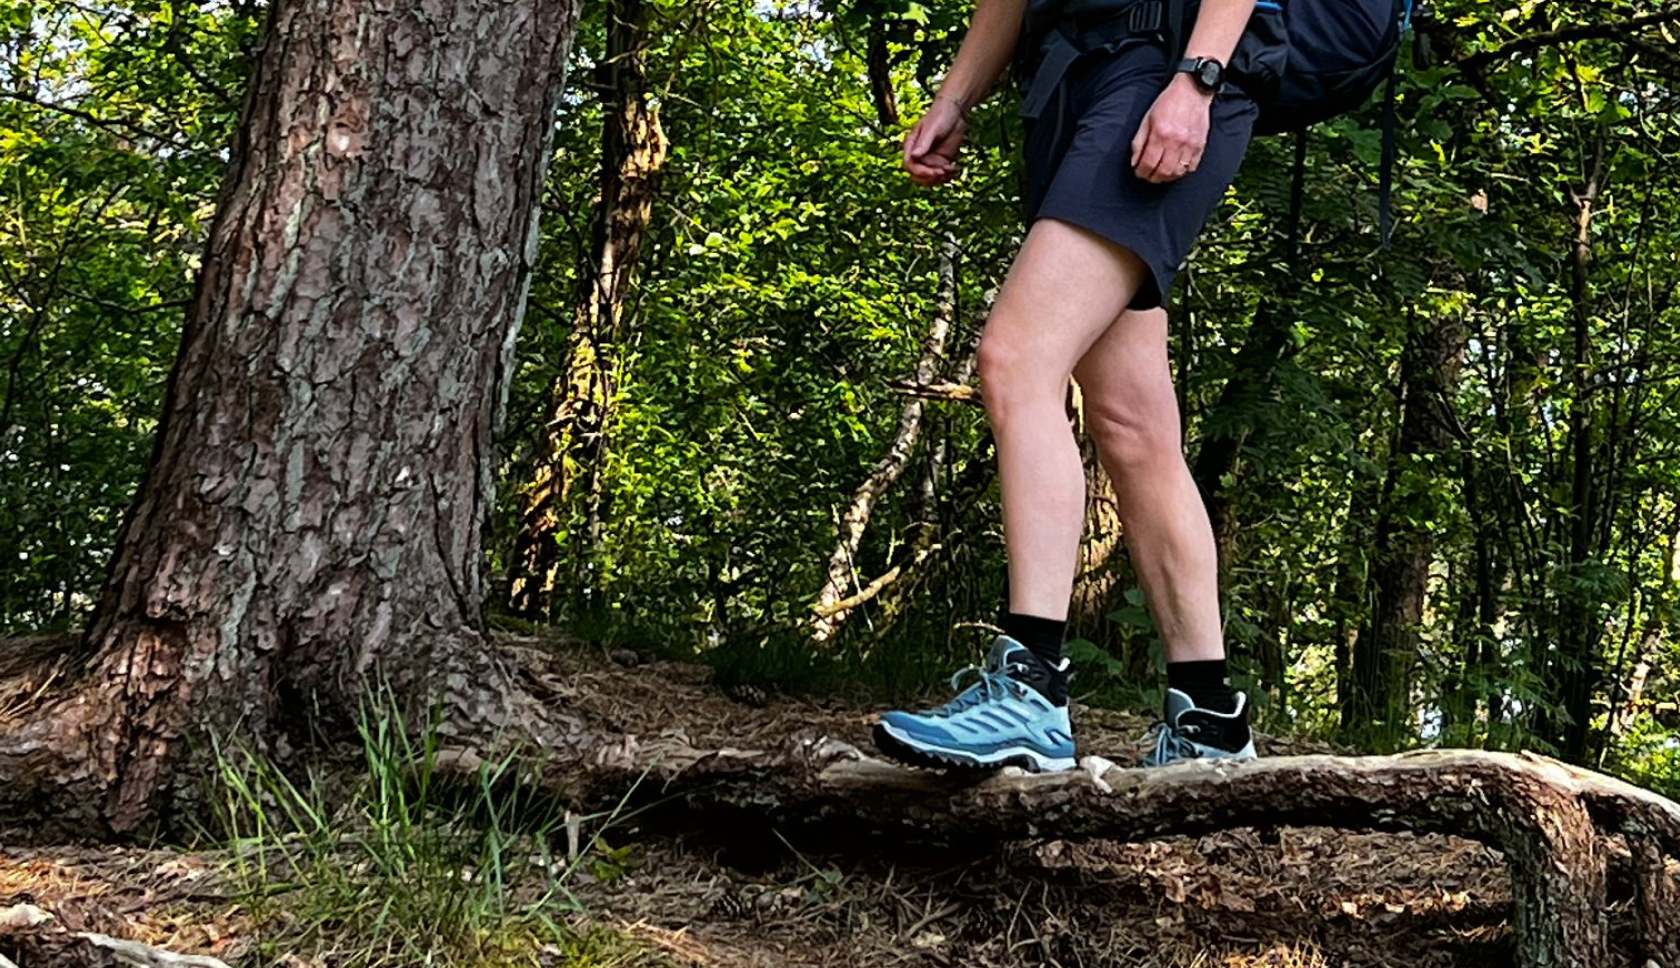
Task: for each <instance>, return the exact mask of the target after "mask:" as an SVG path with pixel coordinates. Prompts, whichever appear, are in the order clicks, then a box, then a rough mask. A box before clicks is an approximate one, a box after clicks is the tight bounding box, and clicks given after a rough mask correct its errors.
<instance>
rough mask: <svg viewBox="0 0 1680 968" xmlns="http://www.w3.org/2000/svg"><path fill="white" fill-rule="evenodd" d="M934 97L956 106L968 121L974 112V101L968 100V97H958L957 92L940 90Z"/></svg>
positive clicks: (958, 112)
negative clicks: (947, 92) (951, 92)
mask: <svg viewBox="0 0 1680 968" xmlns="http://www.w3.org/2000/svg"><path fill="white" fill-rule="evenodd" d="M933 99H934V100H935V101H944V102H945V103H946V104H949V105H950V106H952V107H954V108H956V109H957V114H959V115H961V116H962V119H963V120H964V121H967V120H968V119H969V118H970V117H971V116H972V115H973V114H974V102H973V101H970V100H967V99H966V98H961V97H958V96H957V95H955V94H946V93H945V92H944V91H940V92H939V93H938V94H935V95H934V96H933Z"/></svg>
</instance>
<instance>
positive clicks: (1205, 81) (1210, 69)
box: [1196, 61, 1225, 87]
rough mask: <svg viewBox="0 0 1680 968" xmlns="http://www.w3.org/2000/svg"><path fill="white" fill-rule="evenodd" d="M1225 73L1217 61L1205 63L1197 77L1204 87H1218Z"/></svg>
mask: <svg viewBox="0 0 1680 968" xmlns="http://www.w3.org/2000/svg"><path fill="white" fill-rule="evenodd" d="M1224 73H1225V72H1224V70H1222V69H1221V68H1220V66H1219V63H1218V62H1217V61H1203V62H1202V66H1201V69H1200V70H1199V71H1198V72H1197V75H1196V76H1197V79H1198V80H1200V81H1201V82H1202V86H1203V87H1218V86H1219V80H1220V78H1221V77H1222V76H1223V75H1224Z"/></svg>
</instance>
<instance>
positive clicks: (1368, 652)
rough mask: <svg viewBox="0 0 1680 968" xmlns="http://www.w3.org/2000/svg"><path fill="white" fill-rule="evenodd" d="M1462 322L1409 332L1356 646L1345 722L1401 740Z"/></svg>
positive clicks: (1451, 435) (1451, 434)
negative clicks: (1363, 622) (1367, 600)
mask: <svg viewBox="0 0 1680 968" xmlns="http://www.w3.org/2000/svg"><path fill="white" fill-rule="evenodd" d="M1464 339H1465V329H1464V325H1463V321H1462V320H1460V319H1458V318H1457V317H1453V316H1441V317H1438V318H1433V319H1430V320H1427V321H1425V322H1423V323H1422V325H1418V324H1417V322H1416V321H1415V320H1414V325H1413V326H1412V328H1411V332H1410V333H1408V334H1407V339H1406V346H1405V349H1404V351H1403V353H1402V362H1401V416H1400V434H1399V440H1398V441H1397V443H1396V446H1395V448H1394V452H1393V453H1392V454H1391V455H1390V456H1389V472H1388V479H1387V481H1386V482H1385V484H1384V487H1383V496H1382V510H1381V511H1380V512H1379V513H1378V517H1377V530H1376V535H1375V540H1374V547H1375V555H1374V561H1373V563H1372V564H1373V567H1372V569H1371V580H1372V584H1373V586H1374V591H1375V594H1374V595H1373V596H1372V599H1373V600H1372V606H1371V614H1370V619H1369V625H1368V627H1367V628H1366V629H1365V631H1363V632H1362V633H1361V634H1360V636H1359V639H1358V642H1357V644H1356V645H1355V646H1354V648H1353V654H1352V658H1353V676H1352V680H1351V682H1350V685H1351V686H1352V689H1351V694H1350V696H1349V705H1348V707H1347V708H1348V711H1349V713H1350V714H1351V715H1350V716H1349V718H1348V720H1347V721H1345V722H1344V725H1346V726H1349V727H1351V728H1353V729H1355V730H1357V731H1360V732H1361V733H1363V734H1369V733H1370V732H1371V731H1373V730H1377V731H1380V732H1381V733H1382V734H1384V735H1386V736H1391V737H1394V738H1400V737H1404V736H1408V735H1411V734H1412V729H1411V728H1410V724H1409V722H1408V721H1407V717H1408V715H1409V711H1410V709H1411V687H1412V682H1413V678H1414V673H1415V671H1416V668H1417V664H1418V661H1419V657H1420V654H1421V650H1422V633H1421V625H1422V622H1423V610H1424V604H1425V599H1426V597H1427V594H1428V590H1429V569H1430V565H1431V564H1432V563H1433V562H1434V560H1435V538H1434V535H1433V533H1432V530H1431V525H1430V518H1431V516H1430V515H1429V513H1428V511H1429V503H1430V498H1429V496H1428V494H1427V489H1428V487H1429V482H1430V480H1431V479H1432V478H1433V477H1434V476H1435V474H1436V473H1437V470H1436V469H1437V468H1438V467H1440V466H1442V465H1443V464H1444V463H1446V462H1447V460H1448V457H1449V456H1450V453H1451V450H1452V448H1453V446H1454V443H1455V439H1456V433H1455V429H1456V428H1457V426H1458V420H1457V417H1456V416H1455V414H1454V411H1453V397H1454V395H1455V394H1456V393H1457V391H1458V372H1459V368H1460V365H1461V364H1462V363H1463V358H1464Z"/></svg>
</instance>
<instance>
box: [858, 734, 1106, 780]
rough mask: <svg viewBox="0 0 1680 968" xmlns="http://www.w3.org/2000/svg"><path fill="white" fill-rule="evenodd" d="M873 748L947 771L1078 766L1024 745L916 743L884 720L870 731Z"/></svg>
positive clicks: (1048, 770)
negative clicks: (974, 747) (972, 747)
mask: <svg viewBox="0 0 1680 968" xmlns="http://www.w3.org/2000/svg"><path fill="white" fill-rule="evenodd" d="M872 735H873V737H874V739H875V748H876V749H878V750H880V751H881V752H882V753H885V754H886V755H887V756H889V757H891V758H892V759H894V760H897V761H898V762H900V763H903V764H905V765H906V766H915V767H920V768H922V769H925V770H944V771H947V772H966V773H995V772H996V771H998V770H1001V769H1003V768H1004V767H1006V766H1018V767H1020V768H1021V769H1023V770H1026V771H1027V772H1028V773H1058V772H1061V771H1062V770H1071V769H1074V768H1075V767H1077V766H1078V765H1079V763H1078V761H1077V760H1075V759H1074V758H1073V757H1071V756H1045V755H1044V754H1043V753H1040V752H1038V751H1037V750H1034V749H1028V748H1026V747H1021V746H1015V747H1009V748H1006V749H1001V750H996V751H993V752H991V753H987V754H983V755H982V754H976V753H964V752H959V751H957V750H947V749H940V748H939V747H929V746H920V745H917V744H916V743H915V742H914V741H912V740H910V739H909V738H908V737H905V736H900V735H899V734H898V733H897V731H895V730H894V729H893V728H892V727H890V726H888V725H887V724H886V723H876V724H875V729H874V731H873V733H872Z"/></svg>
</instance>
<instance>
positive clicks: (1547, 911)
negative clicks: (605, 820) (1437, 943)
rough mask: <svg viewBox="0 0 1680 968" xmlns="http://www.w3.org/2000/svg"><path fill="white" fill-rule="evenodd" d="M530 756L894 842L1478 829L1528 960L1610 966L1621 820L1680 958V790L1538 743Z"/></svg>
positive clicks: (783, 820)
mask: <svg viewBox="0 0 1680 968" xmlns="http://www.w3.org/2000/svg"><path fill="white" fill-rule="evenodd" d="M480 762H481V760H480V758H479V756H478V755H477V754H476V753H474V752H472V751H470V750H461V749H455V750H449V751H446V752H445V754H444V756H443V757H442V759H441V760H440V762H439V768H440V769H441V770H442V771H443V772H445V773H446V774H448V773H459V774H471V773H474V772H475V771H476V770H477V769H478V766H479V764H480ZM529 769H530V772H529V773H528V774H527V776H526V778H525V779H526V782H532V783H536V784H538V785H540V786H542V787H544V788H545V789H548V790H550V791H552V792H553V793H555V794H556V795H559V796H562V797H565V798H567V799H568V800H569V801H571V802H574V803H577V804H579V805H587V806H589V807H591V808H600V807H605V806H610V805H611V804H612V803H614V802H616V801H617V800H618V799H619V798H621V797H622V796H623V795H624V793H625V791H626V790H629V789H632V788H634V789H636V790H637V791H639V792H638V793H637V794H636V795H635V796H634V797H633V799H632V802H641V803H650V802H653V801H662V802H665V803H667V804H670V803H672V802H675V803H679V804H681V805H682V806H684V807H686V808H687V809H689V810H690V811H692V812H693V813H695V814H697V815H700V816H704V815H706V814H708V813H711V814H714V815H715V814H718V813H720V812H726V813H735V814H737V815H739V814H743V813H744V814H748V815H752V816H756V817H759V818H762V819H763V820H764V821H766V822H770V823H775V824H778V825H786V826H801V825H813V824H816V825H834V826H839V827H843V828H846V829H848V830H849V831H851V832H854V833H867V834H869V835H871V836H873V837H875V838H877V839H881V838H885V839H890V840H898V841H922V842H942V841H956V840H973V839H980V840H982V841H984V840H987V839H991V840H1008V839H1030V838H1059V839H1081V838H1102V839H1109V840H1119V841H1139V840H1147V839H1151V838H1157V837H1163V836H1173V835H1200V834H1206V833H1211V832H1215V831H1220V830H1227V829H1232V828H1238V827H1260V828H1275V827H1282V826H1307V825H1312V826H1328V827H1336V828H1340V829H1348V830H1371V831H1416V832H1436V833H1448V834H1456V835H1459V836H1467V837H1471V838H1475V839H1478V840H1481V841H1483V842H1485V843H1488V844H1490V845H1492V846H1495V847H1497V848H1499V849H1500V850H1501V851H1503V853H1504V855H1505V857H1506V862H1507V865H1508V867H1509V869H1510V874H1511V880H1512V885H1513V892H1512V893H1513V896H1514V898H1515V901H1516V903H1515V908H1516V910H1515V919H1514V920H1515V925H1516V935H1517V949H1518V960H1519V963H1520V964H1522V965H1524V966H1526V968H1551V966H1563V965H1598V964H1605V963H1607V959H1608V950H1609V939H1608V933H1609V928H1608V923H1607V915H1606V908H1607V904H1606V882H1607V877H1606V869H1607V862H1608V859H1609V856H1610V854H1611V853H1612V844H1611V841H1610V838H1611V837H1613V836H1617V835H1620V836H1623V837H1627V838H1629V839H1628V844H1629V849H1630V850H1631V851H1632V855H1633V862H1632V867H1633V870H1634V873H1635V877H1636V885H1635V886H1636V890H1635V902H1636V904H1638V905H1639V919H1640V924H1641V925H1642V926H1643V930H1642V942H1643V947H1644V950H1645V957H1647V958H1649V959H1650V960H1652V961H1655V962H1656V963H1657V964H1659V965H1665V966H1666V965H1680V960H1676V959H1675V950H1674V944H1675V943H1674V940H1673V935H1674V934H1675V932H1674V931H1673V930H1672V929H1671V928H1669V927H1668V926H1669V925H1670V924H1672V923H1673V921H1674V920H1675V918H1676V916H1677V915H1680V907H1677V905H1676V897H1677V896H1680V886H1677V885H1676V882H1675V879H1674V877H1673V875H1672V874H1671V873H1670V872H1669V870H1668V867H1667V863H1666V861H1667V858H1668V857H1670V856H1674V855H1676V854H1677V853H1680V838H1677V836H1676V834H1680V805H1676V804H1675V803H1673V802H1671V801H1669V800H1666V799H1664V798H1662V797H1659V796H1657V795H1655V794H1652V793H1650V792H1648V791H1645V790H1641V789H1639V788H1637V787H1632V786H1631V785H1629V784H1625V783H1622V782H1620V781H1617V780H1614V779H1611V778H1609V777H1605V776H1601V775H1599V774H1595V773H1591V772H1589V771H1586V770H1580V769H1577V768H1573V767H1569V766H1566V765H1564V764H1562V763H1558V762H1556V761H1553V760H1550V759H1547V758H1545V757H1540V756H1534V755H1528V754H1524V755H1513V754H1506V753H1490V752H1481V751H1470V750H1428V751H1420V752H1414V753H1406V754H1400V755H1396V756H1372V757H1343V756H1285V757H1273V758H1265V759H1261V760H1257V761H1254V762H1250V763H1216V762H1197V763H1186V764H1181V765H1177V766H1173V767H1170V768H1164V769H1152V770H1136V769H1123V768H1120V767H1117V766H1115V765H1114V764H1113V763H1110V762H1108V761H1106V760H1104V759H1102V758H1100V757H1087V758H1086V759H1085V761H1084V763H1083V768H1082V769H1080V770H1076V771H1069V772H1066V773H1055V774H1040V775H1027V774H1021V773H1019V772H1018V771H1013V770H1006V771H1003V772H1001V773H996V774H992V775H986V776H979V777H976V776H972V775H970V776H966V777H964V776H950V775H943V774H939V773H931V772H923V771H917V770H910V769H905V768H902V767H898V766H894V765H890V764H887V763H884V762H881V761H879V760H875V759H872V758H871V757H869V756H866V755H865V754H864V753H862V752H861V751H860V750H858V749H857V748H856V747H854V746H851V745H849V744H846V743H841V742H837V741H834V740H830V739H826V738H821V737H809V736H807V737H798V738H794V739H792V740H790V741H788V742H786V743H785V744H783V745H781V746H779V747H778V748H776V749H772V750H746V749H719V750H699V749H695V748H693V747H691V746H689V745H688V744H687V743H685V742H683V741H681V740H678V739H671V738H661V739H655V740H651V741H647V742H643V741H640V740H638V739H636V738H635V737H630V736H620V737H617V738H616V739H614V740H613V741H610V742H603V743H601V744H600V745H599V746H597V747H596V749H595V750H594V752H593V754H592V755H591V756H590V757H589V758H588V760H587V761H586V762H583V763H578V762H567V763H558V762H552V761H551V762H548V763H533V764H530V766H529Z"/></svg>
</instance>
